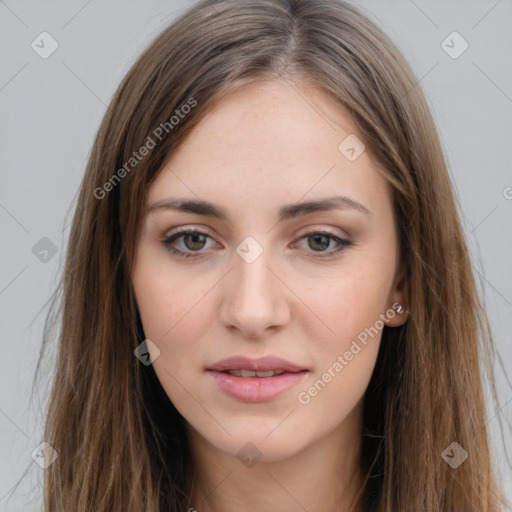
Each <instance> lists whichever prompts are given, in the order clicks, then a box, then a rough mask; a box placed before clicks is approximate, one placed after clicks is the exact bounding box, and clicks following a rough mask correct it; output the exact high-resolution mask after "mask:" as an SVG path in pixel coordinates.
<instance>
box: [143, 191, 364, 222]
mask: <svg viewBox="0 0 512 512" xmlns="http://www.w3.org/2000/svg"><path fill="white" fill-rule="evenodd" d="M336 209H338V210H355V211H358V212H360V213H364V214H365V215H369V216H373V214H372V212H371V211H370V210H369V209H368V208H366V206H364V205H362V204H361V203H359V202H357V201H355V200H354V199H351V198H350V197H347V196H334V197H327V198H325V199H319V200H315V201H306V202H302V203H294V204H288V205H285V206H282V207H281V208H280V209H279V212H278V221H279V222H282V221H284V220H288V219H292V218H295V217H299V216H301V215H307V214H308V213H314V212H322V211H329V210H336ZM158 210H175V211H180V212H186V213H195V214H197V215H205V216H207V217H213V218H215V219H219V220H221V221H224V222H229V214H228V211H227V210H226V209H225V208H223V207H222V206H220V205H217V204H213V203H210V202H208V201H202V200H191V199H162V200H160V201H157V202H156V203H153V204H152V205H151V206H149V207H148V208H147V209H146V214H150V213H153V212H155V211H158Z"/></svg>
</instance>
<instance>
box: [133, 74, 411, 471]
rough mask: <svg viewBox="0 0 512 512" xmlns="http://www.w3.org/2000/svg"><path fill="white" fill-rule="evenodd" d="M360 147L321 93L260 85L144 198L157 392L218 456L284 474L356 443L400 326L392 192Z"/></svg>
mask: <svg viewBox="0 0 512 512" xmlns="http://www.w3.org/2000/svg"><path fill="white" fill-rule="evenodd" d="M349 135H351V138H350V139H348V140H347V141H345V142H343V141H344V139H345V138H346V137H347V136H349ZM354 136H356V137H357V136H358V131H357V130H356V128H355V126H354V125H353V124H352V122H351V118H350V116H349V115H348V113H347V112H346V111H344V110H343V109H342V108H341V107H340V106H339V105H338V104H337V103H334V102H333V100H332V99H330V98H329V97H328V96H326V95H324V93H322V92H321V91H319V90H317V89H315V88H313V87H312V86H308V85H305V84H302V85H300V86H299V85H297V84H295V85H294V87H291V86H290V85H288V83H286V82H278V81H268V82H261V83H252V84H250V85H248V86H244V87H243V88H242V89H239V90H237V91H235V92H232V93H230V94H229V95H227V96H226V97H225V98H224V99H223V100H222V101H221V102H220V103H218V104H217V105H216V106H215V108H214V109H213V110H212V111H211V112H210V113H209V114H208V115H207V116H206V117H205V118H203V119H202V121H201V122H200V123H199V124H198V125H197V126H196V127H195V128H194V130H193V131H192V132H191V133H190V134H189V136H188V137H187V138H186V139H185V141H184V142H183V143H182V144H181V145H180V147H179V148H178V149H177V150H176V151H175V152H174V153H173V154H172V155H171V157H170V159H168V161H167V162H166V164H165V166H164V167H163V168H162V170H161V172H160V173H159V174H158V176H157V178H156V180H155V181H154V182H153V183H152V186H151V187H150V189H149V190H148V197H147V205H148V212H147V213H146V215H145V217H144V219H143V220H142V227H141V232H140V238H139V239H138V244H137V250H136V258H135V264H134V268H133V274H132V279H133V286H134V291H135V296H136V301H137V305H138V308H139V312H140V316H141V321H142V325H143V328H144V333H145V335H146V338H147V339H149V340H150V341H151V343H149V344H148V345H149V349H150V354H151V358H152V360H153V363H152V364H153V368H154V370H155V372H156V375H157V376H158V379H159V381H160V382H161V384H162V386H163V388H164V389H165V391H166V393H167V395H168V396H169V398H170V400H172V402H173V403H174V405H175V406H176V408H177V409H178V410H179V411H180V413H181V414H182V415H183V417H184V418H185V419H186V421H187V424H188V426H189V429H190V431H191V432H192V433H193V435H194V436H195V438H196V439H200V440H201V442H203V443H205V444H207V445H208V446H210V448H212V449H217V450H220V451H221V452H223V453H224V454H232V455H236V454H237V453H238V452H239V450H240V449H242V448H243V447H244V446H245V448H243V449H245V450H254V448H248V447H247V446H246V443H247V442H251V443H252V445H254V446H256V448H257V450H258V452H259V453H258V456H259V457H261V458H262V460H263V461H265V460H266V461H274V460H280V459H284V458H286V457H289V456H291V455H293V454H295V453H298V452H299V451H301V450H304V449H306V448H308V447H311V446H313V445H314V444H315V443H316V442H318V441H320V440H321V439H324V438H326V436H331V437H333V436H334V437H336V436H338V437H340V438H341V437H344V438H345V439H346V440H347V442H350V443H352V442H353V441H354V439H347V436H348V437H352V438H353V437H354V436H356V435H358V430H357V425H358V421H359V418H360V412H361V404H362V398H363V395H364V392H365V390H366V388H367V385H368V382H369V380H370V377H371V374H372V371H373V369H374V366H375V361H376V357H377V352H378V349H379V344H380V338H381V333H382V327H383V325H384V324H386V325H389V326H396V325H399V324H401V323H403V321H404V319H403V318H401V317H400V316H399V315H398V314H396V315H395V314H394V311H393V310H392V309H391V308H392V305H393V304H394V303H395V302H400V301H401V300H402V292H401V288H402V287H401V283H400V280H399V279H398V275H399V272H398V271H399V269H398V268H397V260H398V253H397V249H398V245H397V237H396V233H395V228H394V219H393V212H392V203H391V193H390V190H389V188H388V186H387V184H386V182H385V181H384V180H383V178H382V177H381V176H380V175H379V174H378V173H377V171H376V170H375V165H374V164H373V162H372V160H371V159H370V156H369V153H368V151H364V150H362V148H363V147H362V146H360V145H358V144H359V143H358V142H357V139H355V138H354ZM359 139H362V137H361V136H359ZM354 141H355V142H354ZM340 144H341V145H340ZM351 148H352V149H351ZM361 150H362V152H361ZM339 197H342V198H344V199H341V200H340V199H338V200H335V199H333V198H339ZM327 199H331V200H332V201H331V203H322V202H323V201H326V200H327ZM198 201H203V202H207V203H209V204H210V203H211V204H213V205H214V207H213V208H208V207H205V206H204V205H203V206H202V207H201V205H198V204H196V205H195V206H194V205H193V204H192V203H196V202H198ZM179 202H181V203H179ZM183 202H191V203H189V205H188V206H184V203H183ZM171 203H173V204H171ZM302 203H312V204H310V207H309V208H308V207H306V206H303V207H301V206H299V205H301V204H302ZM313 203H314V204H315V205H316V206H314V205H313ZM179 204H181V205H182V206H181V207H180V206H179ZM329 206H330V207H329ZM233 357H235V359H234V360H233V359H232V360H231V362H230V361H227V362H226V363H225V364H223V363H222V361H225V360H226V359H228V358H233ZM241 358H246V359H241ZM276 358H281V359H282V360H284V361H287V362H288V363H285V362H283V361H282V360H281V359H280V360H277V359H276ZM272 369H273V370H275V373H277V374H278V375H273V376H271V375H272ZM251 371H252V372H254V371H258V374H254V373H251ZM263 371H265V372H266V371H269V372H270V373H260V372H263ZM281 371H283V372H282V373H281ZM349 425H350V426H351V428H348V427H349ZM270 434H271V435H270Z"/></svg>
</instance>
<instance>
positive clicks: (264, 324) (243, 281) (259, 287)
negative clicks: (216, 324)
mask: <svg viewBox="0 0 512 512" xmlns="http://www.w3.org/2000/svg"><path fill="white" fill-rule="evenodd" d="M233 265H234V268H233V269H232V271H231V272H229V273H228V275H227V276H226V279H225V280H223V281H224V283H223V285H222V294H223V295H222V304H221V307H220V321H221V323H222V324H223V325H224V326H225V327H226V328H227V329H229V330H231V331H233V332H234V331H238V335H239V336H241V337H244V338H251V339H260V338H262V337H265V336H266V335H268V334H270V333H272V332H274V331H276V330H279V329H281V328H282V327H283V326H284V325H286V324H287V323H288V322H289V321H290V306H289V298H290V296H291V293H290V292H289V289H288V288H287V286H286V284H285V282H286V280H285V279H283V277H282V276H280V275H279V270H276V269H275V268H274V267H276V265H275V264H272V262H271V261H270V258H269V257H267V252H266V251H264V252H263V253H262V254H261V255H260V256H259V257H258V258H257V259H256V260H255V261H253V262H251V263H248V262H247V261H245V260H244V259H243V258H241V257H240V256H239V255H238V254H235V255H234V263H233Z"/></svg>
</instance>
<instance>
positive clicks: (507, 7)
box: [0, 0, 512, 512]
mask: <svg viewBox="0 0 512 512" xmlns="http://www.w3.org/2000/svg"><path fill="white" fill-rule="evenodd" d="M354 3H357V4H358V5H361V6H363V7H364V8H365V9H367V10H368V11H369V12H371V13H373V15H374V16H375V19H376V20H377V21H378V23H379V25H380V26H381V27H383V28H384V30H385V31H386V32H388V34H390V36H391V37H392V38H393V39H394V41H395V42H396V43H398V45H399V47H400V48H401V49H402V51H403V52H404V54H405V55H406V57H407V58H408V59H409V61H410V62H411V64H412V66H413V68H414V70H415V72H416V74H417V76H418V79H419V80H420V83H421V86H422V87H423V88H424V90H425V91H426V93H427V96H428V98H429V102H430V105H431V108H432V110H433V113H434V115H435V118H436V121H437V124H438V127H439V130H440V132H441V137H442V140H443V145H444V147H445V151H446V155H447V158H448V164H449V167H450V172H451V173H452V175H453V179H454V181H455V185H456V189H457V194H458V195H459V197H460V201H461V203H462V207H463V212H464V219H463V222H464V226H465V229H466V232H467V234H468V238H469V241H470V244H471V252H472V257H473V263H474V269H475V272H476V275H477V277H478V279H479V283H480V288H481V293H482V294H483V295H484V297H485V301H486V306H487V310H488V313H489V316H490V320H491V324H492V327H493V329H494V334H495V339H496V343H497V346H498V349H499V351H500V354H501V357H502V360H503V367H500V366H499V365H497V370H496V371H497V377H498V384H499V389H500V399H501V405H502V407H501V409H500V410H499V411H498V410H496V408H495V407H494V406H493V405H492V404H490V405H489V412H490V418H491V419H490V421H489V425H490V427H491V430H492V431H493V432H494V433H495V434H496V435H495V444H496V452H497V456H498V457H499V460H500V468H501V471H502V472H503V477H504V479H505V485H506V488H507V495H508V496H509V497H510V498H511V499H512V478H511V475H510V468H509V467H508V466H506V465H505V462H506V450H505V449H504V446H503V443H502V440H501V437H500V436H499V435H498V432H499V429H498V427H499V417H501V418H502V421H503V425H504V435H505V441H506V444H508V445H509V446H512V434H511V431H510V424H511V423H512V419H511V418H512V404H511V401H512V390H511V389H510V388H509V387H507V384H506V370H507V369H508V371H509V373H510V369H511V368H512V348H511V346H512V345H511V343H510V341H511V339H510V334H509V333H510V332H511V329H512V314H511V313H512V275H511V270H510V262H511V258H510V254H511V253H512V240H511V229H510V221H511V219H512V188H507V187H512V173H511V171H510V162H511V161H512V66H511V55H512V30H511V29H512V24H511V22H512V0H499V1H496V0H480V1H476V0H474V1H465V2H458V1H454V0H452V1H449V2H446V1H428V2H427V1H421V0H416V1H412V0H400V1H398V0H386V1H382V0H381V1H377V0H373V1H369V0H364V1H356V2H354ZM188 4H189V2H184V1H176V0H173V1H163V0H152V1H148V2H142V1H121V0H115V1H113V0H112V1H103V2H100V1H99V0H90V1H88V2H87V1H84V0H81V1H75V0H73V1H70V0H66V1H65V2H64V1H57V0H54V1H47V2H36V1H15V0H6V1H2V0H0V38H1V43H2V44H1V48H2V50H1V55H2V61H1V62H2V65H1V67H0V119H1V122H0V130H1V131H0V141H1V148H2V153H1V156H2V158H1V163H0V166H1V167H0V169H1V179H2V186H1V189H0V226H1V230H2V231H1V233H2V251H1V256H0V258H1V260H0V261H1V274H0V307H1V314H2V317H1V323H0V326H1V348H2V352H3V354H4V357H3V358H2V372H1V377H0V379H1V386H0V434H1V435H0V453H1V457H0V460H1V462H0V510H1V511H9V512H14V511H24V512H27V511H36V510H40V505H39V503H40V498H39V493H40V491H39V488H38V486H39V482H41V481H42V475H43V469H41V468H40V467H39V466H38V465H37V464H35V463H33V462H32V458H31V453H32V452H33V450H34V449H35V448H36V447H37V446H38V445H39V443H40V442H41V441H42V437H41V425H42V410H43V409H42V408H43V407H44V405H45V403H46V399H47V396H48V390H47V388H46V387H45V386H42V387H41V388H40V389H39V390H38V391H39V393H38V395H37V396H36V398H34V399H33V400H32V401H31V400H30V391H31V384H32V377H33V373H34V369H35V364H36V361H37V356H38V353H39V347H40V342H41V333H42V327H43V321H44V317H45V312H46V309H45V308H44V306H45V302H46V301H47V299H48V298H49V295H50V293H51V291H52V290H53V287H54V285H55V284H56V279H57V276H58V274H59V272H60V271H61V270H62V263H63V261H64V250H65V243H66V240H67V236H68V227H67V225H68V223H69V222H70V220H71V217H66V214H67V210H68V208H69V207H70V205H72V202H73V200H74V197H75V193H76V191H77V188H78V185H79V183H80V180H81V177H82V175H83V172H84V169H85V164H86V160H87V157H88V154H89V150H90V147H91V144H92V142H93V137H94V136H95V133H96V130H97V129H98V127H99V123H100V120H101V118H102V116H103V114H104V112H105V110H106V104H108V102H109V101H110V98H111V97H112V95H113V93H114V90H115V88H116V87H117V85H118V83H119V81H120V79H121V78H122V76H123V75H124V74H125V73H126V71H127V70H128V68H129V66H130V64H131V63H132V62H133V60H134V59H135V57H136V56H137V55H138V54H139V53H140V51H141V50H142V48H144V47H145V46H147V45H148V44H149V42H150V41H151V40H152V38H153V37H154V36H156V35H157V34H158V33H159V31H160V30H161V29H163V28H164V26H165V25H166V24H167V23H168V22H169V21H170V20H171V19H172V18H173V17H175V16H176V15H177V14H178V13H179V12H181V10H182V9H183V8H184V7H186V6H187V5H188ZM43 31H47V32H49V33H50V34H51V35H52V37H53V38H54V39H55V40H56V41H57V42H58V45H59V46H58V48H57V50H56V51H55V52H54V53H53V54H52V55H51V56H49V57H48V58H47V59H42V58H41V57H40V56H39V55H38V54H37V53H36V52H35V51H34V50H33V49H32V48H31V43H32V41H34V40H36V38H37V37H38V36H39V34H40V33H41V32H43ZM453 31H457V32H458V33H460V34H461V36H462V37H463V38H464V39H465V40H466V41H467V42H468V44H469V47H468V49H467V50H466V51H465V52H464V53H462V54H461V55H460V56H459V57H458V58H452V57H451V56H450V55H448V53H446V51H445V50H444V49H443V47H442V41H443V40H445V39H446V37H447V36H448V35H449V34H451V33H452V32H453ZM37 40H39V39H37ZM37 40H36V42H37ZM460 43H461V41H460V40H459V41H457V40H455V42H454V43H453V44H452V43H451V42H450V39H448V44H450V45H452V46H454V49H452V50H451V51H452V52H453V51H456V50H457V49H460V48H461V46H460ZM46 48H48V46H47V45H46ZM43 237H46V238H48V239H49V240H51V242H52V244H54V245H55V247H56V250H57V253H56V254H55V255H54V256H52V253H51V252H49V253H48V254H47V255H44V253H42V252H41V250H39V252H38V250H37V248H38V247H40V246H39V245H38V246H36V244H37V243H38V242H39V241H40V239H41V238H43ZM47 243H48V242H47V241H43V242H39V244H43V249H44V244H47ZM34 246H36V250H35V253H36V254H34V252H33V247H34ZM44 258H46V259H47V261H44ZM41 259H43V261H41ZM50 367H51V366H50ZM508 456H509V458H510V450H509V454H508ZM28 466H29V471H28V474H27V477H26V478H25V479H24V480H23V482H22V484H21V485H20V486H19V487H18V488H17V489H14V486H15V485H16V484H17V482H18V480H19V479H20V477H21V476H22V474H23V472H24V470H25V469H26V468H27V467H28Z"/></svg>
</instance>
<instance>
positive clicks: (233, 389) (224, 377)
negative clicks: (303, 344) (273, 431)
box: [208, 370, 308, 402]
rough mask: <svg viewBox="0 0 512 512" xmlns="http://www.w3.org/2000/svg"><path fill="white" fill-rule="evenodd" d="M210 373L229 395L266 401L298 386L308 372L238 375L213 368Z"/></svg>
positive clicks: (239, 398) (243, 399)
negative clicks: (262, 375)
mask: <svg viewBox="0 0 512 512" xmlns="http://www.w3.org/2000/svg"><path fill="white" fill-rule="evenodd" d="M208 373H209V374H210V375H211V376H212V378H213V379H214V380H215V382H216V383H217V384H218V386H219V387H220V389H221V390H222V391H224V393H226V394H227V395H229V396H231V397H233V398H236V399H237V400H242V401H244V402H264V401H266V400H272V399H273V398H276V397H277V396H279V395H281V394H282V393H284V392H286V391H288V390H289V389H291V388H293V386H296V385H297V384H298V383H299V382H300V381H301V380H302V379H303V378H304V376H305V375H306V374H307V373H308V372H307V370H304V371H301V372H295V373H282V374H281V375H276V376H274V377H236V376H235V375H231V374H229V373H224V372H217V371H213V370H208Z"/></svg>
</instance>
